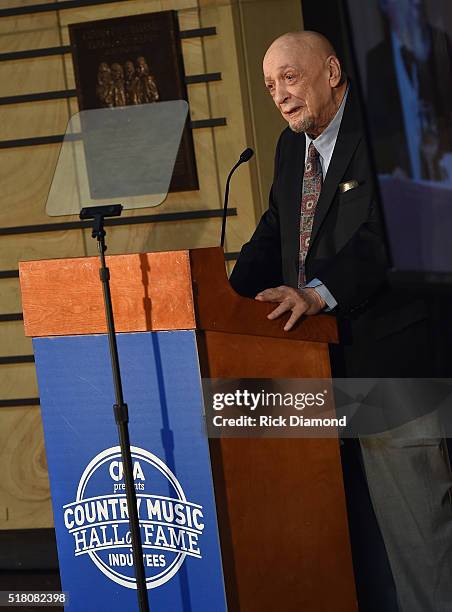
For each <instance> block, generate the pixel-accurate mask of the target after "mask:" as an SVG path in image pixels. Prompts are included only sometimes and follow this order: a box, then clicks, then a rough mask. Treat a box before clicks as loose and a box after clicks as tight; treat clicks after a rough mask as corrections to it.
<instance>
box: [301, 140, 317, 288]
mask: <svg viewBox="0 0 452 612" xmlns="http://www.w3.org/2000/svg"><path fill="white" fill-rule="evenodd" d="M322 179H323V175H322V166H321V164H320V157H319V153H318V151H317V149H316V148H315V146H314V144H313V143H312V142H311V144H310V145H309V149H308V156H307V158H306V165H305V168H304V176H303V195H302V198H301V215H300V255H299V269H298V288H299V289H301V288H302V287H304V286H305V284H306V274H305V267H304V265H305V261H306V255H307V254H308V249H309V239H310V238H311V232H312V224H313V221H314V213H315V208H316V206H317V201H318V199H319V195H320V191H321V189H322Z"/></svg>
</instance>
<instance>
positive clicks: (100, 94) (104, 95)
mask: <svg viewBox="0 0 452 612" xmlns="http://www.w3.org/2000/svg"><path fill="white" fill-rule="evenodd" d="M96 94H97V98H98V100H99V101H100V103H101V104H102V106H104V107H107V108H111V107H112V106H113V82H112V76H111V70H110V66H109V65H108V64H107V63H105V62H102V63H101V64H99V69H98V71H97V87H96Z"/></svg>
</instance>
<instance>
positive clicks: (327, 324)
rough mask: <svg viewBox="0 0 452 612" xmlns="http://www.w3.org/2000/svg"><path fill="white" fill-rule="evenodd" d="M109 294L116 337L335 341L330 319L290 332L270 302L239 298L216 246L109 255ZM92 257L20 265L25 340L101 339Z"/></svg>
mask: <svg viewBox="0 0 452 612" xmlns="http://www.w3.org/2000/svg"><path fill="white" fill-rule="evenodd" d="M106 260H107V265H108V267H109V269H110V277H111V281H110V284H111V295H112V302H113V312H114V316H115V327H116V331H117V332H141V331H162V330H176V329H178V330H189V329H198V330H206V331H207V330H209V331H218V332H226V333H235V334H249V335H256V336H269V337H276V338H284V339H291V340H304V341H312V342H333V343H335V342H337V341H338V336H337V327H336V320H335V318H334V317H332V316H329V315H317V316H315V317H305V318H304V319H303V320H302V321H301V322H300V323H299V324H298V325H297V326H296V327H295V328H294V329H293V330H292V331H291V332H285V331H284V330H283V327H284V323H285V319H286V317H280V318H279V319H277V320H274V321H269V320H268V319H267V317H266V315H267V314H268V313H269V312H271V310H273V309H274V304H264V303H262V302H257V301H255V300H251V299H248V298H243V297H240V296H239V295H238V294H237V293H235V291H234V290H233V289H232V287H231V285H230V284H229V281H228V279H227V276H226V269H225V264H224V253H223V250H222V249H220V248H215V247H213V248H203V249H194V250H191V251H166V252H160V253H136V254H129V255H112V256H109V257H107V258H106ZM99 267H100V263H99V260H98V258H97V257H79V258H72V259H52V260H41V261H27V262H21V263H20V264H19V274H20V284H21V290H22V305H23V312H24V326H25V333H26V335H27V336H33V337H39V336H65V335H81V334H102V333H106V331H107V326H106V322H105V311H104V303H103V296H102V283H101V281H100V278H99Z"/></svg>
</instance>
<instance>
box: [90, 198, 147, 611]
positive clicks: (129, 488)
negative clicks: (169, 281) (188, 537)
mask: <svg viewBox="0 0 452 612" xmlns="http://www.w3.org/2000/svg"><path fill="white" fill-rule="evenodd" d="M121 212H122V205H121V204H113V205H107V206H89V207H86V208H82V210H81V212H80V219H82V220H92V221H93V231H92V237H93V238H96V239H97V250H98V252H99V259H100V264H101V267H100V269H99V276H100V280H101V282H102V288H103V294H104V306H105V315H106V319H107V329H108V342H109V346H110V359H111V369H112V373H113V384H114V387H115V398H116V403H115V404H114V405H113V412H114V415H115V421H116V426H117V428H118V437H119V445H120V448H121V457H122V463H123V468H124V480H125V488H126V498H127V509H128V513H129V526H130V534H131V540H132V552H133V563H134V570H135V579H136V583H137V595H138V606H139V610H140V612H149V600H148V592H147V586H146V574H145V571H144V562H143V546H142V543H141V533H140V523H139V518H138V509H137V497H136V492H135V485H134V480H133V467H132V454H131V452H130V438H129V427H128V423H129V415H128V408H127V404H126V403H125V402H124V396H123V392H122V382H121V371H120V368H119V358H118V347H117V343H116V331H115V323H114V317H113V306H112V301H111V293H110V271H109V269H108V267H107V265H106V263H105V251H106V250H107V247H106V244H105V229H104V220H105V217H119V216H120V215H121Z"/></svg>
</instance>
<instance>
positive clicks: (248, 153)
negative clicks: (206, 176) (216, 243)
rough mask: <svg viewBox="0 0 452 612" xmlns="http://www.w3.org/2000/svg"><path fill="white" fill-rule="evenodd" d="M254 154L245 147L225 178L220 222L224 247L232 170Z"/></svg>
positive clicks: (221, 241)
mask: <svg viewBox="0 0 452 612" xmlns="http://www.w3.org/2000/svg"><path fill="white" fill-rule="evenodd" d="M253 155H254V151H253V149H250V148H248V149H245V150H244V151H243V153H242V154H241V155H240V158H239V161H238V162H237V163H236V164H235V166H234V167H233V168H232V170H231V172H230V173H229V174H228V178H227V180H226V189H225V192H224V204H223V221H222V224H221V240H220V246H221V247H224V233H225V231H226V216H227V211H228V200H229V183H230V181H231V176H232V175H233V174H234V172H235V171H236V170H237V168H238V167H239V166H240V165H241V164H243V163H245V162H247V161H249V160H250V159H251V158H252V157H253Z"/></svg>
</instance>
